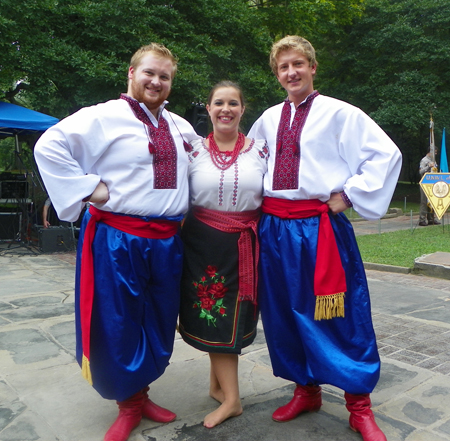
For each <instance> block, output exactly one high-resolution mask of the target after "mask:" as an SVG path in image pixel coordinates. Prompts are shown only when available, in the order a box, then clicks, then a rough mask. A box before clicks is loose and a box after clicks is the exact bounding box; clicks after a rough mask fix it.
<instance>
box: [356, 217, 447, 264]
mask: <svg viewBox="0 0 450 441" xmlns="http://www.w3.org/2000/svg"><path fill="white" fill-rule="evenodd" d="M356 240H357V242H358V245H359V249H360V251H361V255H362V259H363V261H364V262H370V263H381V264H385V265H395V266H402V267H406V268H412V267H413V266H414V259H416V258H417V257H420V256H422V255H423V254H431V253H435V252H437V251H442V252H448V253H450V226H449V225H448V224H447V222H446V223H445V226H444V227H443V226H442V225H436V226H432V227H431V226H430V227H418V228H416V229H414V230H413V231H412V232H411V230H402V231H394V232H392V233H381V234H369V235H365V236H358V237H357V238H356Z"/></svg>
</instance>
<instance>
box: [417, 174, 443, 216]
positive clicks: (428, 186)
mask: <svg viewBox="0 0 450 441" xmlns="http://www.w3.org/2000/svg"><path fill="white" fill-rule="evenodd" d="M420 187H421V188H422V190H423V191H424V193H425V195H426V196H427V198H428V201H429V202H430V204H431V206H432V207H433V210H434V213H435V214H436V217H438V218H439V219H442V216H444V214H445V212H446V211H447V208H448V206H449V205H450V173H425V174H424V175H423V178H422V179H421V181H420Z"/></svg>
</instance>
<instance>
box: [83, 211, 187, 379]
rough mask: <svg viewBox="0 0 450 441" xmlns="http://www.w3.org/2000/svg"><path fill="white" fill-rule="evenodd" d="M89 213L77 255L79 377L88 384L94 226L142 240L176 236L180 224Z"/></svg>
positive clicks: (92, 293)
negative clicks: (78, 275)
mask: <svg viewBox="0 0 450 441" xmlns="http://www.w3.org/2000/svg"><path fill="white" fill-rule="evenodd" d="M89 213H90V214H91V218H90V219H89V222H88V224H87V226H86V230H85V232H84V240H83V248H82V253H81V276H80V319H81V335H82V346H83V360H82V364H81V372H82V374H83V377H84V378H85V379H86V380H87V381H88V382H89V383H90V384H91V385H92V376H91V369H90V365H89V360H90V343H91V317H92V304H93V301H94V259H93V255H92V243H93V241H94V236H95V225H96V223H97V222H103V223H105V224H107V225H110V226H111V227H113V228H116V229H118V230H120V231H123V232H124V233H129V234H133V235H135V236H139V237H144V238H146V239H168V238H169V237H172V236H174V235H175V234H176V233H177V231H178V227H179V225H180V223H179V222H176V221H168V220H152V221H151V222H147V221H144V220H143V219H140V218H137V217H132V216H122V215H117V214H114V213H111V212H108V211H102V210H98V209H97V208H95V207H94V206H92V205H91V206H90V207H89Z"/></svg>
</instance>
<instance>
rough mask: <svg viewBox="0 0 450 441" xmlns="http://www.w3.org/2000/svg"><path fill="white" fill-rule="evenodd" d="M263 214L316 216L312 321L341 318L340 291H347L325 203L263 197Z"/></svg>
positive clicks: (342, 314) (291, 216)
mask: <svg viewBox="0 0 450 441" xmlns="http://www.w3.org/2000/svg"><path fill="white" fill-rule="evenodd" d="M261 208H262V211H263V213H267V214H272V215H275V216H278V217H280V218H282V219H304V218H307V217H313V216H320V223H319V234H318V240H317V257H316V266H315V271H314V294H315V296H316V311H315V314H314V319H315V320H322V319H327V320H328V319H331V318H333V317H344V294H345V292H346V291H347V284H346V281H345V271H344V268H343V267H342V262H341V257H340V255H339V250H338V247H337V243H336V237H335V235H334V231H333V228H332V226H331V222H330V218H329V216H328V210H329V208H328V205H327V204H325V203H324V202H321V201H319V200H318V199H313V200H303V201H294V200H289V199H278V198H270V197H266V198H264V201H263V204H262V207H261Z"/></svg>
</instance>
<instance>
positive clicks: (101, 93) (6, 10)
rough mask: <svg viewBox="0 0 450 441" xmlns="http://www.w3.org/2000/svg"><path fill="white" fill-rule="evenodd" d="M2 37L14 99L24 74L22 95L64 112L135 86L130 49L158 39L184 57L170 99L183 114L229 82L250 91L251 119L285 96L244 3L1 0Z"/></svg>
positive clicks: (4, 72)
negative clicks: (131, 81) (130, 78)
mask: <svg viewBox="0 0 450 441" xmlns="http://www.w3.org/2000/svg"><path fill="white" fill-rule="evenodd" d="M231 11H232V12H231ZM0 41H1V42H0V50H1V51H2V54H4V55H2V60H1V62H0V86H1V88H2V90H3V91H4V94H5V95H4V96H5V98H8V93H9V96H11V86H12V85H13V84H14V80H20V79H22V80H25V82H26V83H27V84H28V85H29V87H28V88H27V89H26V90H25V91H21V92H20V93H19V94H17V95H16V97H15V98H16V99H17V101H19V102H20V101H21V102H23V100H25V99H26V100H27V103H28V105H29V106H30V107H32V108H34V109H36V110H38V111H42V112H45V113H49V114H51V115H54V116H57V117H59V118H61V117H64V116H66V115H67V114H69V113H72V112H73V111H75V110H77V109H78V108H80V107H83V106H87V105H92V104H96V103H98V102H102V101H106V100H108V99H113V98H117V97H118V95H119V94H120V92H124V91H126V88H127V77H126V74H127V69H128V63H129V60H130V58H131V55H132V54H133V53H134V51H135V50H136V49H138V48H139V47H140V46H142V45H144V44H148V43H150V42H152V41H155V42H159V43H163V44H165V45H166V46H168V47H169V48H170V49H171V50H172V51H173V52H174V54H175V55H176V56H177V57H178V58H179V73H178V75H177V77H176V79H175V82H174V86H173V91H172V94H171V97H170V101H171V103H174V104H172V105H171V110H174V111H176V112H177V113H179V114H181V115H183V114H184V112H185V110H186V109H187V107H189V106H190V104H191V102H194V101H195V102H198V101H203V102H204V101H205V99H206V97H207V95H208V93H209V90H210V88H211V86H212V85H213V84H215V83H216V82H217V81H220V80H222V79H230V80H235V81H238V82H239V83H240V84H241V85H242V87H243V89H244V92H245V93H246V95H247V96H248V97H249V103H248V116H247V119H248V122H247V124H245V123H244V125H249V123H250V121H251V122H252V121H254V119H255V118H256V117H257V116H259V113H260V112H261V111H262V109H264V108H266V107H268V106H269V105H272V104H273V103H274V102H277V101H279V100H280V94H279V91H278V88H277V87H275V84H276V82H275V80H274V79H273V78H272V76H271V75H270V71H269V69H268V67H267V58H268V51H269V48H270V44H271V40H270V38H269V34H268V32H267V31H266V30H265V29H264V27H263V25H262V23H261V21H260V18H259V16H258V15H257V13H256V11H254V10H252V9H250V8H249V7H248V5H247V2H246V1H243V0H220V1H218V0H202V1H199V0H197V1H192V0H176V1H173V2H166V1H162V0H152V1H146V0H134V1H132V2H130V1H128V0H112V1H109V2H105V1H103V0H65V1H63V2H61V1H57V0H23V1H22V2H21V7H20V8H17V2H15V1H13V0H2V18H1V20H0ZM12 66H13V67H12ZM10 100H11V99H10ZM11 101H13V100H11Z"/></svg>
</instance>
